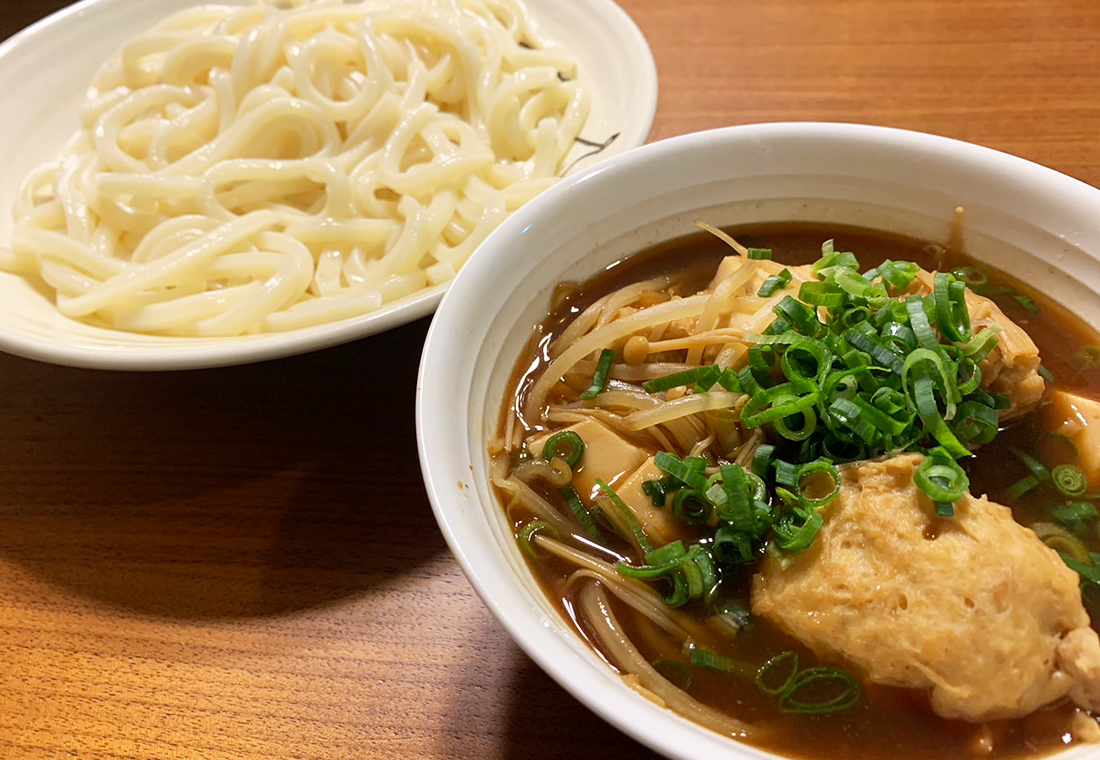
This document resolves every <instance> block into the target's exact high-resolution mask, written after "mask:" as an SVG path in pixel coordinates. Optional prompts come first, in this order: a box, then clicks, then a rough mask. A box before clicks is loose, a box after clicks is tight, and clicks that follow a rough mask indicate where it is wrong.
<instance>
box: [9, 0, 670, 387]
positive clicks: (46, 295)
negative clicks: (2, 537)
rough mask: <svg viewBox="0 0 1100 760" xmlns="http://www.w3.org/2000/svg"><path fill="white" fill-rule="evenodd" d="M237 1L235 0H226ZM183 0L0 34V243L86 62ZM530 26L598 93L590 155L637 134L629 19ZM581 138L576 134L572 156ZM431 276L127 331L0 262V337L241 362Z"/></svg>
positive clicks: (78, 351) (96, 362)
mask: <svg viewBox="0 0 1100 760" xmlns="http://www.w3.org/2000/svg"><path fill="white" fill-rule="evenodd" d="M228 1H229V3H230V4H235V5H247V4H250V3H249V2H247V1H246V0H228ZM194 4H195V3H194V2H193V1H192V0H143V2H140V3H134V2H131V1H130V0H84V2H81V3H78V4H76V5H74V6H72V7H70V8H67V9H65V10H64V11H62V12H60V13H57V14H55V15H54V16H51V17H49V18H48V19H46V20H44V21H42V22H39V23H38V24H36V25H35V26H33V27H30V28H29V29H27V30H24V31H23V32H21V33H20V34H18V35H16V36H15V37H12V38H11V39H9V40H7V41H6V42H4V43H3V45H0V91H2V92H4V101H3V104H2V105H0V116H2V117H3V118H0V162H2V163H3V165H4V166H5V167H6V172H5V174H4V180H3V181H0V245H7V241H8V240H9V238H10V234H11V228H12V219H11V214H10V209H11V207H12V203H13V201H14V199H15V197H16V194H17V192H18V189H19V185H20V183H21V181H22V179H23V177H24V176H26V174H27V173H28V172H29V171H30V170H31V169H33V168H34V167H36V166H38V165H39V164H41V163H43V162H45V161H49V160H51V159H52V158H53V156H54V155H55V154H56V152H57V151H58V150H59V149H60V148H61V146H62V145H63V144H64V143H65V141H66V140H67V139H68V138H69V136H70V135H71V134H72V133H73V132H74V131H75V129H76V128H77V126H78V125H79V116H78V114H79V104H80V101H81V99H82V97H83V95H84V92H85V89H86V88H87V86H88V83H89V80H90V78H91V75H92V73H93V72H94V71H95V70H96V69H97V68H98V67H99V65H100V64H101V63H102V62H103V61H104V60H106V59H107V58H108V57H109V56H110V55H111V54H112V53H113V52H114V51H115V50H116V49H117V48H118V46H119V45H120V44H122V43H123V42H124V41H125V40H127V39H128V38H130V37H133V36H135V35H137V34H140V33H142V32H143V31H145V30H147V29H149V28H151V27H152V26H154V25H155V24H157V23H158V22H159V21H161V20H163V19H165V18H167V17H168V16H170V15H172V14H173V13H177V12H179V11H181V10H184V9H186V8H189V7H192V6H194ZM527 5H528V7H529V8H530V10H531V13H532V15H533V17H534V18H535V19H536V21H537V22H538V24H539V28H540V30H541V31H542V34H544V35H545V36H547V37H549V38H551V39H555V40H557V41H559V42H561V43H562V44H564V45H566V46H567V47H569V48H570V50H571V51H572V52H573V53H574V54H575V55H576V56H577V57H578V58H579V59H580V61H581V63H582V65H583V67H584V70H585V71H586V72H588V74H589V79H591V80H592V81H591V84H592V86H593V87H594V88H595V89H596V91H598V92H599V93H601V94H602V95H603V97H601V98H598V99H597V101H596V103H595V104H594V107H593V112H592V115H591V117H590V120H589V123H588V125H587V126H586V128H585V132H584V134H583V136H584V137H585V138H588V139H591V140H594V141H600V142H602V141H604V140H606V139H607V138H608V137H610V136H611V135H614V134H616V133H618V135H619V136H618V138H617V139H615V141H614V142H612V143H611V144H610V146H609V147H608V148H607V150H605V151H604V152H603V153H602V154H601V155H600V156H599V158H588V159H585V160H583V161H580V162H579V163H578V164H577V170H579V169H581V168H584V167H586V166H588V165H591V164H592V163H594V162H595V161H597V160H600V159H603V158H607V157H609V156H612V155H616V154H618V153H621V152H623V151H625V150H627V149H629V148H632V147H635V146H638V145H641V144H642V143H644V142H645V139H646V137H647V136H648V134H649V129H650V126H651V125H652V123H653V116H654V113H655V112H656V107H657V76H656V68H655V65H654V63H653V56H652V54H651V53H650V50H649V47H648V45H647V44H646V41H645V38H644V37H643V36H642V34H641V32H640V31H639V30H638V28H637V27H636V26H635V25H634V23H633V21H631V19H630V18H629V17H628V16H627V15H626V13H624V12H623V11H622V9H620V8H619V7H618V6H617V5H615V4H614V3H613V2H612V0H527ZM589 151H590V149H589V148H586V147H584V146H583V145H578V146H577V147H576V148H575V149H574V152H573V154H571V156H570V157H571V159H572V158H579V157H581V156H583V155H584V154H585V153H587V152H589ZM446 287H447V286H446V285H440V286H436V287H433V288H429V289H427V290H424V291H421V292H419V293H415V294H413V295H411V296H409V297H407V298H403V299H400V300H398V301H394V302H392V303H389V304H385V305H384V306H383V307H382V308H380V309H378V310H377V311H374V312H371V313H369V314H366V315H363V316H359V317H354V318H350V319H346V320H343V321H340V322H336V323H332V324H328V325H318V326H316V327H310V328H305V329H301V330H296V331H293V332H287V333H267V334H259V335H246V336H241V337H235V338H176V337H158V336H151V335H138V334H134V333H125V332H120V331H116V330H109V329H103V328H98V327H93V326H89V325H85V324H82V323H79V322H75V321H73V320H70V319H67V318H65V317H63V316H61V315H60V314H59V313H58V312H57V310H56V309H55V308H54V306H53V301H52V294H51V293H50V290H49V288H47V287H46V286H45V285H44V284H42V283H39V284H38V285H37V286H36V285H35V284H32V283H31V282H29V281H28V280H26V279H24V278H22V277H17V276H14V275H11V274H7V273H2V272H0V349H2V350H5V351H9V352H11V353H16V354H19V355H22V356H29V357H31V358H35V359H41V360H43V361H52V362H56V363H61V364H73V365H79V366H91V367H102V368H119V369H182V368H193V367H208V366H218V365H227V364H241V363H245V362H249V361H260V360H263V359H270V358H274V357H278V356H286V355H290V354H294V353H301V352H304V351H311V350H315V349H318V348H324V347H327V346H331V345H336V344H339V343H343V342H346V341H349V340H354V339H356V338H361V337H364V336H366V335H371V334H373V333H376V332H380V331H382V330H387V329H390V328H392V327H397V326H399V325H402V324H405V323H407V322H410V321H412V320H414V319H418V318H420V317H423V316H425V315H427V314H430V313H431V312H432V310H433V309H434V308H435V307H436V305H437V304H438V303H439V299H440V297H441V296H442V294H443V292H444V291H445V290H446Z"/></svg>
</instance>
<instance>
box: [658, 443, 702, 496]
mask: <svg viewBox="0 0 1100 760" xmlns="http://www.w3.org/2000/svg"><path fill="white" fill-rule="evenodd" d="M655 463H656V465H657V467H658V468H660V469H662V470H664V471H665V472H667V473H668V474H669V475H671V476H672V477H674V478H676V479H677V480H679V481H680V482H681V483H683V484H684V485H686V486H687V487H688V488H693V489H695V490H696V491H699V492H701V493H706V490H707V478H706V476H705V475H704V474H703V472H702V469H699V468H695V467H692V466H691V465H689V464H687V463H686V462H684V460H682V459H680V458H679V457H678V456H676V455H675V454H669V453H668V452H666V451H662V452H661V453H659V454H658V455H657V458H656V460H655Z"/></svg>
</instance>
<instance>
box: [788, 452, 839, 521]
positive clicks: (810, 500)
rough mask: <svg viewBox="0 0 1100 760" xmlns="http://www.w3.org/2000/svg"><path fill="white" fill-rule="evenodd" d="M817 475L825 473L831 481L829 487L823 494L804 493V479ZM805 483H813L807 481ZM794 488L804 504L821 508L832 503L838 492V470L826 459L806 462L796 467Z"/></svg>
mask: <svg viewBox="0 0 1100 760" xmlns="http://www.w3.org/2000/svg"><path fill="white" fill-rule="evenodd" d="M818 475H825V476H826V477H827V478H828V479H829V480H830V481H831V488H830V489H829V490H828V491H827V492H826V493H825V495H824V496H817V497H812V496H808V495H807V494H806V486H805V485H804V483H805V481H807V480H811V481H812V479H813V478H815V477H816V476H818ZM806 485H811V486H812V485H813V483H812V482H811V483H809V484H806ZM795 489H796V492H797V495H798V497H799V498H800V499H801V500H802V503H803V504H804V505H806V506H809V507H813V508H815V509H821V508H822V507H826V506H828V505H829V504H831V503H832V501H833V499H835V498H836V497H837V494H839V493H840V471H839V470H838V469H837V468H836V465H834V464H833V463H832V462H830V461H829V460H828V459H818V460H816V461H813V462H808V463H807V464H804V465H802V466H801V467H799V468H798V474H797V482H796V483H795Z"/></svg>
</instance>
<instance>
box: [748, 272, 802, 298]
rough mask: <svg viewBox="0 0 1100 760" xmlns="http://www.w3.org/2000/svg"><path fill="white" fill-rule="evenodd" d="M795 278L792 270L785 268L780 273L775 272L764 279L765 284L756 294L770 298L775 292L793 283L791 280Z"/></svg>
mask: <svg viewBox="0 0 1100 760" xmlns="http://www.w3.org/2000/svg"><path fill="white" fill-rule="evenodd" d="M792 279H794V277H793V275H792V274H791V270H789V269H784V270H783V271H782V272H780V273H779V274H773V275H771V276H770V277H768V279H766V280H764V284H763V285H761V286H760V290H759V291H758V292H757V294H756V295H758V296H760V297H761V298H770V297H771V296H772V295H774V294H775V291H777V290H782V289H783V288H785V287H787V286H788V285H790V284H791V280H792Z"/></svg>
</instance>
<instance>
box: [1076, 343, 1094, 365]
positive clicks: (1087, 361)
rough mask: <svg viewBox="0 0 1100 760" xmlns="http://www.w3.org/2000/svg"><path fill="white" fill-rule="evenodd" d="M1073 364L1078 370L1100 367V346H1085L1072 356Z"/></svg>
mask: <svg viewBox="0 0 1100 760" xmlns="http://www.w3.org/2000/svg"><path fill="white" fill-rule="evenodd" d="M1073 363H1074V364H1075V365H1076V366H1077V367H1078V368H1080V369H1096V368H1097V367H1100V346H1085V347H1084V348H1082V349H1081V350H1080V351H1078V352H1077V353H1075V354H1074V355H1073Z"/></svg>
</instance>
